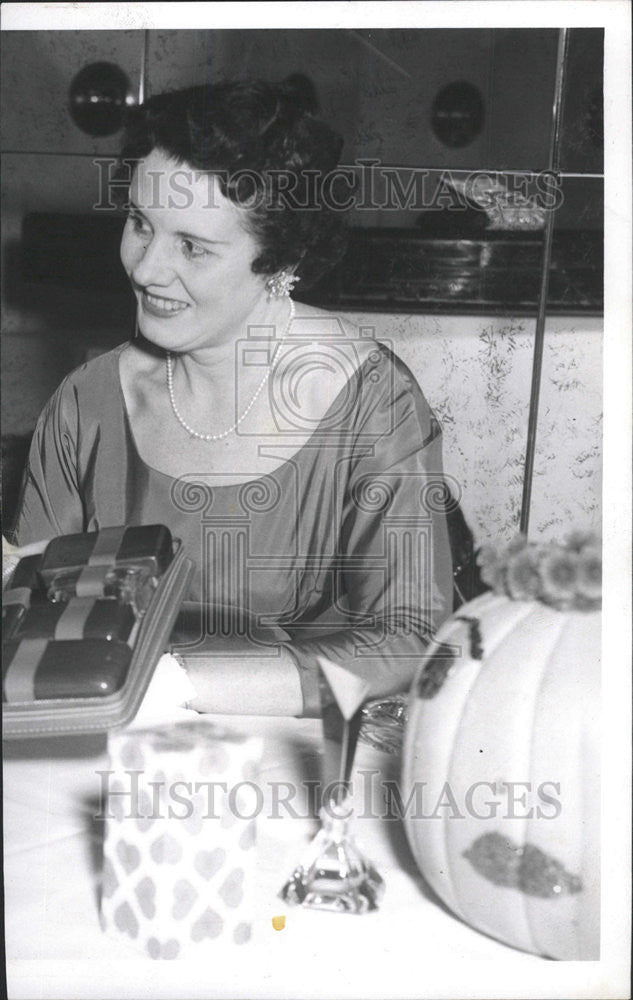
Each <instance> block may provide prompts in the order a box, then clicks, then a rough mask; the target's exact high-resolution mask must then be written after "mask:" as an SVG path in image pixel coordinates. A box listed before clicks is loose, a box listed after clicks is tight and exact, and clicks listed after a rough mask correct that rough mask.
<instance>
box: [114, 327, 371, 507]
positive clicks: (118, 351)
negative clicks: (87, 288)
mask: <svg viewBox="0 0 633 1000" xmlns="http://www.w3.org/2000/svg"><path fill="white" fill-rule="evenodd" d="M129 343H130V341H124V342H123V343H122V344H120V345H119V346H118V347H116V348H114V351H113V354H114V355H115V358H114V363H115V375H116V382H117V388H118V393H119V399H120V402H121V406H122V409H123V417H124V420H125V425H126V428H127V432H128V436H129V438H130V442H131V444H132V447H133V449H134V454H135V456H136V459H137V461H138V462H140V464H141V465H142V466H143V467H144V468H145V469H147V470H148V471H149V472H150V473H152V475H155V476H161V477H162V478H163V479H166V480H168V481H169V482H170V483H174V482H178V481H179V479H182V478H183V477H182V476H172V475H170V474H169V473H168V472H162V471H161V470H160V469H156V468H154V466H153V465H149V463H148V462H146V461H145V459H144V458H143V456H142V455H141V453H140V451H139V449H138V446H137V443H136V438H135V436H134V430H133V428H132V421H131V420H130V415H129V413H128V409H127V403H126V401H125V393H124V392H123V383H122V380H121V355H122V353H123V351H124V350H125V348H126V347H127V346H128V344H129ZM373 343H374V344H375V345H376V347H377V348H378V349H379V350H380V352H381V355H382V356H383V357H384V349H383V345H382V344H381V343H380V342H379V341H374V342H373ZM368 363H369V358H365V359H364V360H363V361H361V363H360V365H359V366H358V368H356V369H355V370H354V372H353V374H352V375H350V377H349V378H348V379H347V381H346V382H345V383H344V385H343V386H341V389H340V390H339V392H338V393H337V394H336V396H335V397H334V399H333V400H332V402H331V403H330V405H329V406H328V408H327V409H326V410H325V412H324V413H323V416H322V417H321V418H320V419H319V422H318V424H317V426H316V427H315V428H314V430H313V431H312V433H311V434H310V436H309V437H308V438H307V439H306V440H305V441H304V442H303V444H301V445H299V447H298V448H297V450H296V451H295V452H293V453H292V455H290V456H289V457H288V458H285V459H284V460H283V461H282V462H280V463H279V465H276V466H275V467H274V468H273V469H271V470H270V472H266V473H263V474H262V475H261V476H257V477H255V478H253V479H244V480H243V481H241V482H235V483H220V484H219V485H218V486H216V487H214V489H218V490H223V489H226V490H228V489H233V490H235V489H240V488H241V487H244V486H250V485H252V484H253V483H259V482H261V481H262V480H263V479H268V478H269V477H270V476H272V475H276V474H277V473H278V472H280V470H281V469H284V468H285V467H286V466H288V465H294V463H295V462H296V460H297V458H298V456H299V455H300V454H301V453H302V452H303V451H305V450H306V449H308V448H312V450H313V451H316V450H317V449H315V448H314V439H315V438H316V437H317V436H318V435H319V433H321V431H320V428H321V426H322V425H323V423H325V421H326V420H327V418H328V416H329V414H330V413H331V412H332V410H334V408H335V407H336V406H337V404H338V403H339V400H340V398H341V396H342V395H343V393H346V392H347V391H348V389H349V386H350V383H351V381H352V379H363V377H364V371H363V370H364V368H365V367H366V365H367V364H368Z"/></svg>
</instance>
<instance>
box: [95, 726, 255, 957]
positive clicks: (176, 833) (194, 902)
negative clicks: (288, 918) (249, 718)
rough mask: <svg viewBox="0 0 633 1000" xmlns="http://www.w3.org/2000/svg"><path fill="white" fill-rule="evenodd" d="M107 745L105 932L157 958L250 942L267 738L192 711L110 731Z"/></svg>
mask: <svg viewBox="0 0 633 1000" xmlns="http://www.w3.org/2000/svg"><path fill="white" fill-rule="evenodd" d="M109 751H110V771H109V772H108V779H109V786H108V797H107V803H106V813H105V817H106V835H105V843H104V868H103V886H102V900H101V915H102V926H103V928H104V930H106V931H107V932H108V933H110V934H113V935H116V936H119V935H123V937H124V938H126V939H127V940H128V941H129V942H131V943H132V944H133V945H134V946H135V947H136V948H138V949H139V950H140V951H141V952H143V953H144V954H145V955H146V956H149V957H151V958H182V957H184V956H185V955H193V956H194V957H195V956H200V957H202V956H203V955H204V954H205V949H208V948H211V947H214V946H215V947H217V946H218V945H219V946H220V947H225V946H226V945H229V944H232V945H242V944H246V942H247V941H248V940H249V939H250V936H251V924H252V920H253V898H252V891H253V881H254V874H255V853H256V852H255V841H256V811H257V805H258V801H259V800H258V796H257V795H256V794H255V795H254V794H253V784H254V781H255V779H256V777H257V765H258V761H259V757H260V755H261V740H260V739H254V738H249V737H242V736H236V735H234V734H231V733H230V732H228V731H226V730H223V729H220V728H219V727H217V726H216V725H214V724H212V723H211V722H209V720H207V719H204V718H203V717H194V719H193V720H192V721H191V722H189V721H186V722H180V723H178V724H175V725H173V724H172V725H170V726H165V727H156V728H150V729H141V730H136V731H131V732H125V731H124V732H120V733H111V734H110V736H109ZM131 775H133V781H131ZM219 782H223V783H224V786H225V789H224V790H222V789H220V788H219V787H217V786H216V785H215V784H214V783H219Z"/></svg>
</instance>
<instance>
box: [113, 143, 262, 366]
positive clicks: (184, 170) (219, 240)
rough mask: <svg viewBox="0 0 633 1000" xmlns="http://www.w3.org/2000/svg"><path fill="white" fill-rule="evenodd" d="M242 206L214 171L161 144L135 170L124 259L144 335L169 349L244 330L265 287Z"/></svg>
mask: <svg viewBox="0 0 633 1000" xmlns="http://www.w3.org/2000/svg"><path fill="white" fill-rule="evenodd" d="M244 212H245V210H244V209H240V208H237V207H236V206H235V205H234V204H233V203H232V202H231V201H229V200H228V199H227V198H225V197H224V196H223V195H222V194H221V192H220V186H219V183H218V180H217V178H216V177H214V176H213V175H209V174H201V173H197V172H196V171H194V170H193V168H191V167H189V166H187V165H184V166H179V165H178V164H177V163H176V162H175V161H174V160H171V159H170V158H169V157H168V156H166V154H164V153H163V152H161V151H160V150H158V149H155V150H153V152H152V153H150V155H149V156H148V157H147V158H146V159H145V160H143V161H142V162H141V163H140V164H139V166H138V167H137V169H136V171H135V173H134V177H133V179H132V185H131V189H130V214H129V217H128V219H127V222H126V224H125V229H124V231H123V238H122V240H121V260H122V262H123V266H124V268H125V270H126V272H127V274H128V276H129V278H130V281H131V282H132V287H133V289H134V292H135V294H136V298H137V303H138V309H137V318H138V326H139V329H140V332H141V333H142V335H143V336H144V337H145V338H146V339H147V340H149V341H151V342H152V343H154V344H156V345H157V346H159V347H162V348H164V349H165V350H170V351H175V352H179V351H190V350H196V349H202V348H205V347H211V346H214V345H219V344H222V343H226V342H229V341H231V340H233V339H234V338H235V337H236V336H239V335H243V333H244V332H245V331H244V321H246V320H247V317H249V316H250V315H251V314H252V312H253V309H254V308H255V307H256V305H257V303H258V302H259V301H260V300H261V299H262V297H263V295H264V291H265V280H266V279H265V277H263V276H262V275H257V274H253V272H252V271H251V263H252V261H253V260H254V259H255V257H257V256H258V254H259V248H258V246H257V243H256V241H255V239H254V237H253V236H251V235H250V233H249V232H247V230H246V229H245V227H244Z"/></svg>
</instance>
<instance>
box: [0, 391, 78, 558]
mask: <svg viewBox="0 0 633 1000" xmlns="http://www.w3.org/2000/svg"><path fill="white" fill-rule="evenodd" d="M78 434H79V429H78V408H77V400H76V394H75V392H74V389H73V385H72V382H71V380H70V378H69V377H67V378H66V379H65V380H64V381H63V382H62V384H61V385H60V386H59V388H58V389H57V391H56V392H55V393H54V394H53V396H52V397H51V399H50V400H49V402H48V403H47V404H46V406H45V407H44V410H43V411H42V413H41V415H40V418H39V420H38V422H37V426H36V428H35V433H34V435H33V440H32V442H31V449H30V452H29V458H28V462H27V466H26V470H25V473H24V479H23V483H22V492H21V496H20V503H19V507H18V517H17V522H16V526H15V529H14V532H13V535H14V538H15V541H16V542H17V544H19V545H26V544H28V543H29V542H36V541H40V540H42V539H45V538H52V537H54V536H56V535H63V534H68V533H71V532H75V531H83V530H84V514H83V504H82V501H81V496H80V490H79V482H78V472H77V442H78Z"/></svg>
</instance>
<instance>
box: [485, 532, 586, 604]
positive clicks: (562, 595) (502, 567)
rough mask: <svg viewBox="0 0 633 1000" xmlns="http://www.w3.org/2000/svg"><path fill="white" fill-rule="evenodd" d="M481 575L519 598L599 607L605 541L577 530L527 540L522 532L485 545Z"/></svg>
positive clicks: (499, 591) (499, 589) (500, 590)
mask: <svg viewBox="0 0 633 1000" xmlns="http://www.w3.org/2000/svg"><path fill="white" fill-rule="evenodd" d="M477 562H478V563H479V566H480V567H481V578H482V580H483V581H484V583H486V584H487V585H488V586H489V587H490V588H491V590H493V591H494V592H495V593H497V594H505V595H506V596H507V597H510V598H511V599H512V600H514V601H542V603H543V604H549V605H550V606H551V607H554V608H557V609H558V610H559V611H595V610H597V609H599V608H600V607H601V605H602V543H601V539H600V537H599V535H597V534H596V533H595V532H590V531H573V532H571V533H570V534H569V535H568V536H567V538H566V539H565V540H564V541H563V542H560V543H556V544H553V543H549V542H548V543H543V542H540V543H539V542H528V540H527V538H526V537H525V535H519V536H517V537H516V538H514V539H512V541H511V542H510V543H509V544H508V545H506V546H505V547H503V548H496V547H494V546H492V545H485V546H483V547H482V548H481V549H480V550H479V553H478V555H477Z"/></svg>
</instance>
